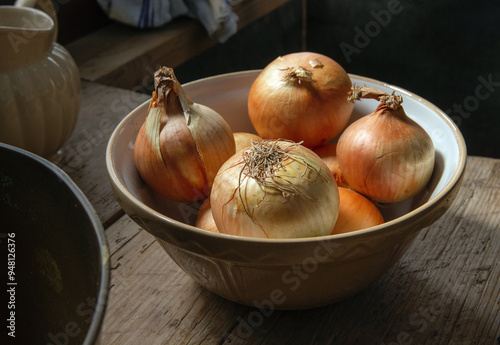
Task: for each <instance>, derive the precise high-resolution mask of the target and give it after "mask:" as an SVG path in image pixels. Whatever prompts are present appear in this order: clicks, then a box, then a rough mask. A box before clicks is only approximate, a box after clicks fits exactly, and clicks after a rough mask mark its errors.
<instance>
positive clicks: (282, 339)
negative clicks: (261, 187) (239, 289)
mask: <svg viewBox="0 0 500 345" xmlns="http://www.w3.org/2000/svg"><path fill="white" fill-rule="evenodd" d="M499 224H500V160H495V159H488V158H481V157H469V159H468V166H467V170H466V173H465V176H464V181H463V184H462V187H461V190H460V192H459V194H458V196H457V200H456V201H455V203H454V204H453V206H452V207H451V208H450V210H448V212H446V213H445V215H444V216H443V217H442V218H441V219H440V220H438V221H437V222H436V223H435V224H434V225H432V226H431V227H429V228H427V229H425V230H423V231H422V233H421V234H420V235H419V236H418V237H417V238H416V240H415V242H414V243H413V244H412V246H411V248H410V249H409V252H408V253H407V254H406V255H405V256H403V258H402V259H401V260H400V262H399V263H398V264H397V265H396V266H395V267H393V268H392V269H391V270H390V271H389V272H388V273H387V274H385V275H384V276H383V277H382V278H381V279H379V280H378V281H377V282H375V283H374V284H372V286H370V287H369V288H367V289H365V290H364V291H362V292H360V293H358V294H357V295H355V296H352V297H350V298H347V299H345V300H343V301H341V302H339V303H336V304H333V305H330V306H326V307H323V308H316V309H311V310H303V311H276V310H270V311H263V310H259V309H257V308H250V307H246V306H241V305H238V304H235V303H232V302H229V301H226V300H224V299H222V298H220V297H217V296H215V295H213V294H211V293H209V292H207V291H205V290H204V289H203V288H201V287H199V286H198V285H197V284H196V283H194V282H193V281H192V280H191V279H190V278H189V277H188V276H187V275H186V274H184V273H183V272H182V271H181V270H180V269H179V268H178V267H177V266H176V265H175V263H174V262H173V261H172V259H170V257H168V255H167V254H165V253H164V252H163V250H162V249H161V247H160V246H159V245H158V243H156V242H155V241H154V239H153V237H152V236H150V235H149V234H147V233H146V232H145V231H144V230H140V228H139V227H138V226H137V225H135V223H133V222H131V221H130V219H128V217H127V216H123V217H122V218H121V219H120V220H119V221H118V222H116V223H115V224H113V225H112V226H111V227H110V228H109V229H108V230H107V231H106V233H107V236H108V239H113V240H110V242H114V244H113V245H112V246H111V247H112V250H111V252H112V256H111V261H112V266H113V267H114V269H113V287H112V289H111V297H110V305H109V308H108V312H107V316H106V320H105V323H104V328H103V332H104V333H103V342H104V343H105V344H138V343H144V344H153V343H154V344H380V345H383V344H385V345H388V344H495V343H497V340H496V339H497V337H498V336H499V335H500V308H499V303H500V260H498V257H499V254H500V253H499V251H500V225H499ZM116 239H120V243H117V241H116ZM123 243H125V244H123Z"/></svg>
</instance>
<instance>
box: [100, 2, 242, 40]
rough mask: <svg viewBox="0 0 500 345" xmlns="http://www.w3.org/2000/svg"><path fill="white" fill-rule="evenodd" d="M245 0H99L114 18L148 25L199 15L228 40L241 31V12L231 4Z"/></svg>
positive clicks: (213, 32) (214, 33)
mask: <svg viewBox="0 0 500 345" xmlns="http://www.w3.org/2000/svg"><path fill="white" fill-rule="evenodd" d="M236 1H241V0H97V2H98V4H99V5H100V6H101V8H102V9H103V11H104V12H105V13H106V14H107V15H108V17H109V18H110V19H113V20H115V21H118V22H120V23H123V24H127V25H131V26H134V27H138V28H142V29H146V28H155V27H160V26H162V25H164V24H166V23H168V22H170V21H172V20H173V19H174V18H176V17H180V16H187V17H190V18H194V19H197V20H199V21H200V22H201V24H202V25H203V26H204V27H205V29H206V30H207V33H208V35H209V36H210V37H212V38H214V39H217V40H219V41H220V42H224V41H226V40H227V39H228V38H229V37H231V36H232V35H234V34H235V33H236V31H237V22H238V16H237V15H236V14H235V13H234V12H233V10H232V8H231V6H232V5H233V4H234V3H235V2H236Z"/></svg>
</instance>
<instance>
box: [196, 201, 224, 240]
mask: <svg viewBox="0 0 500 345" xmlns="http://www.w3.org/2000/svg"><path fill="white" fill-rule="evenodd" d="M195 226H196V227H198V228H200V229H203V230H207V231H210V232H219V230H218V229H217V225H215V221H214V217H213V215H212V208H211V205H210V198H206V199H205V200H203V203H202V204H201V206H200V210H199V211H198V216H197V217H196V223H195Z"/></svg>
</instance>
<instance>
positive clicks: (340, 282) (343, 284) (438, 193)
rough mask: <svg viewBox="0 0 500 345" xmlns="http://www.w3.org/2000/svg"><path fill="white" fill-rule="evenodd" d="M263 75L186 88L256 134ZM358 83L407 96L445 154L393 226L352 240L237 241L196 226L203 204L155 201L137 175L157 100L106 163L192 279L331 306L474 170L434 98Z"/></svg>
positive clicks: (361, 284) (398, 252)
mask: <svg viewBox="0 0 500 345" xmlns="http://www.w3.org/2000/svg"><path fill="white" fill-rule="evenodd" d="M258 73H259V71H248V72H240V73H232V74H226V75H221V76H216V77H211V78H206V79H202V80H198V81H195V82H192V83H189V84H186V85H185V90H186V92H187V94H188V95H189V96H190V97H191V98H192V100H193V101H194V102H197V103H201V104H205V105H207V106H209V107H211V108H213V109H215V110H216V111H217V112H219V113H220V114H221V115H222V116H223V117H224V118H225V119H226V120H227V122H228V123H229V125H230V126H231V128H232V129H233V131H234V132H254V130H253V127H252V124H251V122H250V120H249V118H248V113H247V97H248V92H249V90H250V87H251V85H252V83H253V81H254V80H255V78H256V77H257V75H258ZM351 78H352V81H353V82H354V83H357V84H360V85H367V86H371V87H376V88H379V89H382V90H384V91H387V92H392V91H393V90H394V91H396V92H397V93H399V94H402V95H403V96H404V98H405V101H404V103H403V105H404V107H405V111H406V113H407V114H408V115H409V116H410V117H412V118H413V119H414V120H415V121H417V122H418V123H419V124H420V125H421V126H423V127H424V128H425V130H426V131H427V132H428V133H429V135H430V136H431V137H432V140H433V142H434V145H435V148H436V163H435V169H434V173H433V175H432V178H431V181H430V182H429V184H428V186H427V187H426V188H425V190H424V191H423V192H421V193H420V194H419V195H417V196H415V197H414V198H412V199H411V200H407V201H404V202H401V203H397V204H392V205H390V206H389V207H387V208H384V209H383V214H384V218H385V220H386V222H385V223H384V224H382V225H379V226H376V227H373V228H369V229H366V230H360V231H356V232H352V233H347V234H340V235H334V236H325V237H318V238H304V239H286V240H285V239H283V240H280V239H254V238H244V237H235V236H230V235H223V234H218V233H211V232H208V231H204V230H201V229H198V228H196V227H194V226H193V224H194V222H195V220H196V215H197V207H198V206H199V205H197V204H187V203H175V202H171V201H168V200H165V199H163V198H162V197H160V196H158V195H156V194H155V193H154V192H152V191H151V190H150V189H149V188H148V187H147V186H146V185H145V184H144V182H143V181H142V180H141V178H140V176H139V174H138V172H137V170H136V168H135V165H134V158H133V147H134V141H135V138H136V136H137V133H138V131H139V128H140V126H141V125H142V123H143V122H144V119H145V117H146V113H147V107H148V103H149V102H146V103H144V104H142V105H141V106H139V107H138V108H136V109H135V110H134V111H132V112H131V113H130V114H129V115H128V116H127V117H126V118H125V119H124V120H123V121H122V122H121V123H120V124H119V125H118V127H117V128H116V130H115V131H114V133H113V134H112V136H111V139H110V141H109V144H108V148H107V153H106V163H107V168H108V173H109V177H110V181H111V184H112V186H113V189H114V193H115V195H116V197H117V199H118V201H119V203H120V204H121V205H122V207H123V208H124V210H125V211H126V213H127V214H128V215H129V216H130V217H131V218H132V219H133V220H134V221H135V222H137V223H138V224H139V225H140V226H141V227H143V228H144V229H145V230H146V231H148V232H149V233H151V234H152V235H153V236H155V237H156V239H157V240H158V242H159V243H160V244H161V245H162V246H163V248H164V249H165V251H166V252H167V253H168V254H169V255H170V256H171V257H172V259H173V260H174V261H175V262H176V263H177V264H178V265H179V266H180V267H181V268H182V269H183V270H184V271H185V272H186V273H187V274H189V275H190V276H191V277H192V278H193V279H194V280H195V281H197V282H198V283H199V284H201V285H202V286H204V287H205V288H207V289H208V290H210V291H212V292H214V293H215V294H217V295H220V296H223V297H225V298H227V299H229V300H232V301H235V302H238V303H242V304H246V305H252V306H256V307H265V308H272V309H302V308H311V307H316V306H322V305H326V304H329V303H332V302H335V301H338V300H339V299H342V298H344V297H346V296H348V295H351V294H353V293H355V292H357V291H359V290H361V289H363V288H365V287H366V286H367V285H369V284H370V283H372V282H373V281H374V280H376V279H377V278H378V277H380V276H381V275H382V274H383V273H384V272H386V271H387V270H388V269H389V268H390V267H391V266H392V265H393V264H394V263H395V262H396V261H397V260H398V259H399V258H400V257H401V256H402V255H403V254H404V252H405V251H406V249H407V248H408V247H409V245H410V244H411V242H412V240H413V239H414V238H415V237H416V236H417V234H418V233H419V231H420V230H421V229H423V228H425V227H427V226H429V225H431V224H432V223H433V222H434V221H436V220H437V219H438V218H439V217H440V216H441V215H442V214H443V213H444V212H445V211H446V210H447V209H448V207H449V206H450V205H451V203H452V202H453V200H454V198H455V196H456V193H457V190H458V186H459V184H460V181H461V177H462V173H463V171H464V168H465V163H466V146H465V142H464V139H463V137H462V135H461V133H460V131H459V130H458V128H457V127H456V126H455V125H454V123H453V122H452V121H451V120H450V119H449V118H448V117H447V116H446V115H445V114H444V113H443V112H442V111H441V110H439V109H438V108H437V107H435V106H434V105H432V104H431V103H429V102H428V101H426V100H424V99H422V98H420V97H418V96H416V95H414V94H412V93H410V92H408V91H406V90H403V89H401V88H399V87H395V86H392V85H388V84H385V83H382V82H379V81H376V80H373V79H368V78H364V77H360V76H355V75H351ZM376 106H377V102H376V101H372V100H363V101H361V102H357V103H356V105H355V108H354V113H353V116H352V119H351V121H354V120H355V119H357V118H359V117H361V116H363V115H366V114H368V113H370V112H372V111H373V110H374V109H375V108H376ZM334 140H335V139H334Z"/></svg>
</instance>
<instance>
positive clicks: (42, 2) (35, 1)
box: [14, 0, 58, 41]
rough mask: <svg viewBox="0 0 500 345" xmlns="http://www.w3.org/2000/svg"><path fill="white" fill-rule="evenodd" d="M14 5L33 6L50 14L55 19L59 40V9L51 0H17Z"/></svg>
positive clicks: (55, 28)
mask: <svg viewBox="0 0 500 345" xmlns="http://www.w3.org/2000/svg"><path fill="white" fill-rule="evenodd" d="M14 6H17V7H31V8H36V9H38V10H40V11H43V12H45V13H47V14H48V15H49V17H50V18H52V20H53V21H54V30H55V38H54V40H55V41H57V33H58V24H57V11H56V9H55V7H54V4H53V3H52V1H51V0H16V1H15V2H14Z"/></svg>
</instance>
